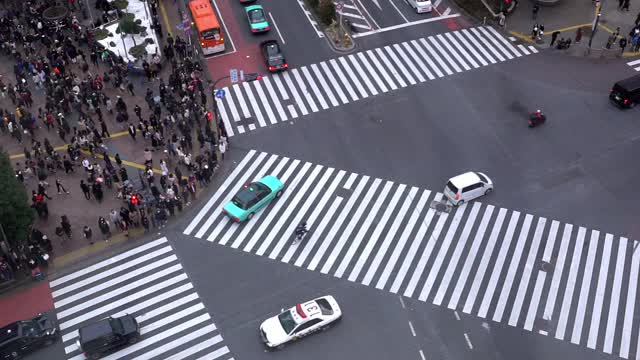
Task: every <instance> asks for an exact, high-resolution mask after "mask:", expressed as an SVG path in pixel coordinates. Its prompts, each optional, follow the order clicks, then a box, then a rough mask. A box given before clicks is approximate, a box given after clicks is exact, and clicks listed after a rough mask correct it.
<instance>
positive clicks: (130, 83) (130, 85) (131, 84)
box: [127, 81, 136, 96]
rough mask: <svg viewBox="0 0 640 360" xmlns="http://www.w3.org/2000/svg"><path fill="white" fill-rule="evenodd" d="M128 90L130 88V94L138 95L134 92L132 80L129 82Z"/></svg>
mask: <svg viewBox="0 0 640 360" xmlns="http://www.w3.org/2000/svg"><path fill="white" fill-rule="evenodd" d="M127 90H129V94H131V96H136V94H135V93H134V92H133V83H132V82H131V81H129V83H128V84H127Z"/></svg>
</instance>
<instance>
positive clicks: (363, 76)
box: [347, 54, 378, 96]
mask: <svg viewBox="0 0 640 360" xmlns="http://www.w3.org/2000/svg"><path fill="white" fill-rule="evenodd" d="M347 58H348V59H349V61H350V62H351V65H352V66H353V68H354V69H355V72H356V73H357V74H358V75H360V78H361V79H362V81H364V84H365V85H366V86H367V89H369V92H370V93H371V96H375V95H378V90H376V88H375V87H374V86H373V84H372V83H371V80H369V76H367V74H366V73H365V72H364V70H362V66H360V64H359V63H358V60H357V59H356V57H355V55H353V54H351V55H349V56H347ZM376 76H377V75H376Z"/></svg>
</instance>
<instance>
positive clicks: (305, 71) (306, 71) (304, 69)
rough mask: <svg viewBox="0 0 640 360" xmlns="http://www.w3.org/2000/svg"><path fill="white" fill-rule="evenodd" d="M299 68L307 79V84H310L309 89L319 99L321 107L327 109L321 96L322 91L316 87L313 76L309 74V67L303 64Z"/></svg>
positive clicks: (327, 106)
mask: <svg viewBox="0 0 640 360" xmlns="http://www.w3.org/2000/svg"><path fill="white" fill-rule="evenodd" d="M300 70H302V73H303V74H304V76H305V79H307V81H308V82H309V85H311V90H312V91H313V93H314V94H315V95H316V98H318V101H320V106H322V109H323V110H327V109H328V108H329V105H328V104H327V102H326V101H325V99H324V96H322V93H321V92H320V89H319V88H318V85H317V84H316V82H315V80H313V76H311V72H309V69H308V68H307V67H306V66H303V67H301V68H300Z"/></svg>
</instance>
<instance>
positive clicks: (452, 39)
mask: <svg viewBox="0 0 640 360" xmlns="http://www.w3.org/2000/svg"><path fill="white" fill-rule="evenodd" d="M444 36H446V37H447V39H448V40H449V41H448V42H451V43H452V44H453V46H455V48H456V49H458V51H459V52H460V53H461V54H462V56H464V58H465V59H466V60H467V62H469V63H471V66H473V67H474V68H478V67H480V65H478V63H477V62H476V61H475V60H474V59H473V58H472V57H471V55H469V53H468V52H467V50H465V49H464V48H463V47H462V45H461V44H459V43H458V41H456V39H455V38H454V37H453V35H451V33H445V34H444ZM448 42H447V43H448Z"/></svg>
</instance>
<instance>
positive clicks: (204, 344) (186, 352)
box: [165, 328, 229, 360]
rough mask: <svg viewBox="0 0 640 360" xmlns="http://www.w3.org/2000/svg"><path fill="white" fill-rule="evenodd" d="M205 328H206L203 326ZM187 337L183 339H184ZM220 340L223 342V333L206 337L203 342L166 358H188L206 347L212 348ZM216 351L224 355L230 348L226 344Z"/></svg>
mask: <svg viewBox="0 0 640 360" xmlns="http://www.w3.org/2000/svg"><path fill="white" fill-rule="evenodd" d="M203 329H205V328H203ZM184 340H185V339H183V341H184ZM220 342H222V335H219V334H218V335H216V336H214V337H212V338H210V339H206V340H205V341H203V342H200V343H198V344H195V345H193V346H191V347H189V348H187V349H184V350H182V351H181V352H179V353H177V354H175V355H171V356H169V357H168V358H165V360H182V359H186V358H187V357H189V356H191V355H193V354H196V353H199V352H201V351H203V350H205V349H211V348H213V347H214V346H215V345H216V344H219V343H220ZM182 344H184V342H182ZM216 352H219V353H218V356H222V355H225V354H227V353H228V352H229V348H228V347H226V346H224V347H222V348H220V349H218V350H216Z"/></svg>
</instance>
